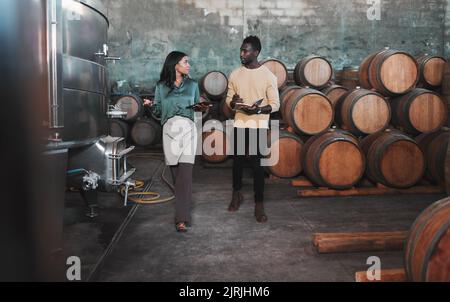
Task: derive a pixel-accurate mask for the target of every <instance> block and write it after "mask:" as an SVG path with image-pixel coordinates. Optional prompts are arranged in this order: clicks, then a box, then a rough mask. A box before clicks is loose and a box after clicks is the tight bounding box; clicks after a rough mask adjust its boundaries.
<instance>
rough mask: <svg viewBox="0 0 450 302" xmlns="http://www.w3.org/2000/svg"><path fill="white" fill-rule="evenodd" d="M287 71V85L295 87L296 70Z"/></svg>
mask: <svg viewBox="0 0 450 302" xmlns="http://www.w3.org/2000/svg"><path fill="white" fill-rule="evenodd" d="M287 71H288V75H287V81H286V85H288V86H292V85H295V80H294V69H289V68H288V70H287Z"/></svg>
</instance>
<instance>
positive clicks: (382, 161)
mask: <svg viewBox="0 0 450 302" xmlns="http://www.w3.org/2000/svg"><path fill="white" fill-rule="evenodd" d="M360 145H361V148H362V150H363V151H364V154H365V155H366V159H367V169H366V175H367V177H368V178H369V179H370V180H372V181H374V182H378V183H381V184H383V185H385V186H388V187H392V188H400V189H401V188H408V187H411V186H413V185H415V184H416V183H417V182H418V181H419V180H420V179H421V178H422V177H423V175H424V173H425V156H424V154H423V152H422V150H421V149H420V147H419V146H418V145H417V143H416V142H415V141H414V140H413V139H411V138H410V137H409V136H407V135H405V134H403V133H402V132H400V131H398V130H395V129H387V130H385V131H381V132H377V133H374V134H371V135H369V136H367V137H365V138H364V139H363V140H362V141H361V144H360Z"/></svg>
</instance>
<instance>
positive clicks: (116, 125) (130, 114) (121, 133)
mask: <svg viewBox="0 0 450 302" xmlns="http://www.w3.org/2000/svg"><path fill="white" fill-rule="evenodd" d="M142 97H143V95H137V94H132V93H129V94H123V95H120V96H118V97H117V98H116V99H115V100H114V102H113V103H114V105H115V106H116V107H117V108H120V109H121V110H122V111H124V112H127V115H126V116H125V117H124V118H123V119H110V120H109V121H108V123H109V135H111V136H113V137H124V138H125V139H126V140H127V142H128V143H129V144H134V145H136V146H138V147H143V148H147V147H151V146H154V145H157V144H158V143H160V142H161V138H162V129H161V124H160V118H158V117H156V116H154V115H153V114H152V112H151V110H149V109H148V108H146V107H144V105H143V100H142ZM145 97H146V98H149V99H153V96H152V95H146V96H145Z"/></svg>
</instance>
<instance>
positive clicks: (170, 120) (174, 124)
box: [144, 51, 208, 232]
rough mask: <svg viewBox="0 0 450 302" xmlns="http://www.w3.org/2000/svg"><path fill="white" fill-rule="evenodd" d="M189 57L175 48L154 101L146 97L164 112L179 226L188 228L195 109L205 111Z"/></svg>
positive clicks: (183, 229) (166, 154)
mask: <svg viewBox="0 0 450 302" xmlns="http://www.w3.org/2000/svg"><path fill="white" fill-rule="evenodd" d="M190 68H191V66H190V65H189V57H188V56H187V55H186V54H185V53H182V52H179V51H174V52H171V53H170V54H169V55H168V56H167V58H166V61H165V63H164V67H163V69H162V71H161V76H160V80H159V82H158V84H157V85H156V91H155V99H154V101H149V100H144V104H145V105H147V106H148V105H151V106H152V111H153V113H154V114H156V115H157V116H161V125H162V126H163V149H164V157H165V161H166V164H167V165H168V166H170V168H171V170H172V173H173V175H174V176H175V227H176V230H177V231H178V232H186V231H187V226H188V225H190V224H191V204H192V169H193V166H194V163H195V154H196V147H197V131H196V127H195V116H194V111H205V110H206V109H207V108H208V106H207V105H204V104H202V103H200V92H199V87H198V83H197V82H195V81H194V80H192V79H191V78H190V77H189V71H190Z"/></svg>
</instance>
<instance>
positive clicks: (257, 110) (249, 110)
mask: <svg viewBox="0 0 450 302" xmlns="http://www.w3.org/2000/svg"><path fill="white" fill-rule="evenodd" d="M241 110H242V111H243V112H244V113H245V114H248V115H252V114H270V113H271V112H272V106H270V105H266V106H264V107H259V106H256V105H253V106H251V107H243V108H242V109H241Z"/></svg>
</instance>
